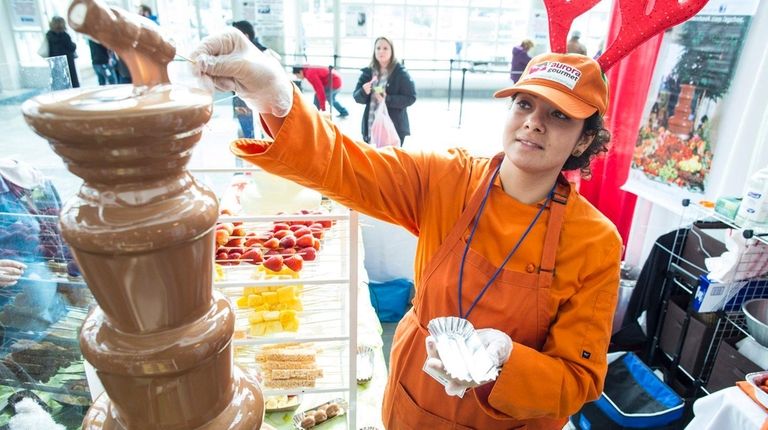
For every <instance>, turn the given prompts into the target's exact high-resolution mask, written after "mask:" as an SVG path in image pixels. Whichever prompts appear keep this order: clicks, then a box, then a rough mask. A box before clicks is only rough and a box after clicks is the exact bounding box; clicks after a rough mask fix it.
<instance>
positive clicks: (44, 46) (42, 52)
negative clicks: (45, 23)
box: [37, 36, 51, 58]
mask: <svg viewBox="0 0 768 430" xmlns="http://www.w3.org/2000/svg"><path fill="white" fill-rule="evenodd" d="M50 53H51V51H50V47H49V46H48V37H45V36H43V43H41V44H40V47H39V48H37V55H39V56H41V57H43V58H48V57H49V54H50Z"/></svg>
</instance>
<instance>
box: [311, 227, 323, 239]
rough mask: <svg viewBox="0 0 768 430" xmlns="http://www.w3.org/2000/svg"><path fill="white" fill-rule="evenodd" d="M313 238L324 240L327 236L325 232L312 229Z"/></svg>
mask: <svg viewBox="0 0 768 430" xmlns="http://www.w3.org/2000/svg"><path fill="white" fill-rule="evenodd" d="M312 236H315V237H316V238H318V239H322V238H323V236H325V230H322V229H321V230H317V229H312Z"/></svg>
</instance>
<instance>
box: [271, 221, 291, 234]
mask: <svg viewBox="0 0 768 430" xmlns="http://www.w3.org/2000/svg"><path fill="white" fill-rule="evenodd" d="M289 228H291V226H289V225H288V224H286V223H284V222H277V223H275V225H274V226H273V227H272V231H274V232H278V231H280V230H288V229H289Z"/></svg>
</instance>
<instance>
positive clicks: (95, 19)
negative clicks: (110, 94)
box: [68, 0, 176, 87]
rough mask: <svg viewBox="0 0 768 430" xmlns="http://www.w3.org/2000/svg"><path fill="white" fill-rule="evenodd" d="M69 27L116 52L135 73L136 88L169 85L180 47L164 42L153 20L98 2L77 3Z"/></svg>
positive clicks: (93, 0) (80, 0)
mask: <svg viewBox="0 0 768 430" xmlns="http://www.w3.org/2000/svg"><path fill="white" fill-rule="evenodd" d="M68 16H69V25H71V26H72V28H73V29H75V31H77V32H79V33H83V34H87V35H89V36H91V37H92V38H94V39H96V40H98V41H99V43H101V44H102V45H104V46H106V47H108V48H109V49H111V50H113V51H115V53H116V54H117V55H118V56H119V57H120V58H121V59H122V60H123V61H125V63H126V65H127V66H128V70H130V71H131V79H132V81H133V84H134V85H137V86H141V85H146V86H150V87H151V86H154V85H158V84H163V83H166V84H167V83H169V82H170V81H169V80H168V63H170V62H171V61H173V57H174V55H176V48H174V47H173V45H171V44H170V43H168V42H166V41H165V40H163V37H162V36H161V35H160V33H159V32H158V31H157V26H156V25H155V24H154V23H153V22H152V21H150V20H148V19H146V18H143V17H140V16H138V15H132V14H129V13H127V12H125V11H122V10H120V9H110V8H108V7H106V6H105V5H103V4H102V3H101V2H98V1H96V0H74V1H73V2H72V4H71V5H70V7H69V13H68Z"/></svg>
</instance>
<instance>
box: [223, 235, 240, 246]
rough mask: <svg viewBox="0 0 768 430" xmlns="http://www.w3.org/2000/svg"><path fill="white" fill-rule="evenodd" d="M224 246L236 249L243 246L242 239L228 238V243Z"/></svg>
mask: <svg viewBox="0 0 768 430" xmlns="http://www.w3.org/2000/svg"><path fill="white" fill-rule="evenodd" d="M224 246H226V247H228V248H237V247H240V246H243V238H242V237H231V236H230V238H229V241H228V242H227V243H225V244H224Z"/></svg>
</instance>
